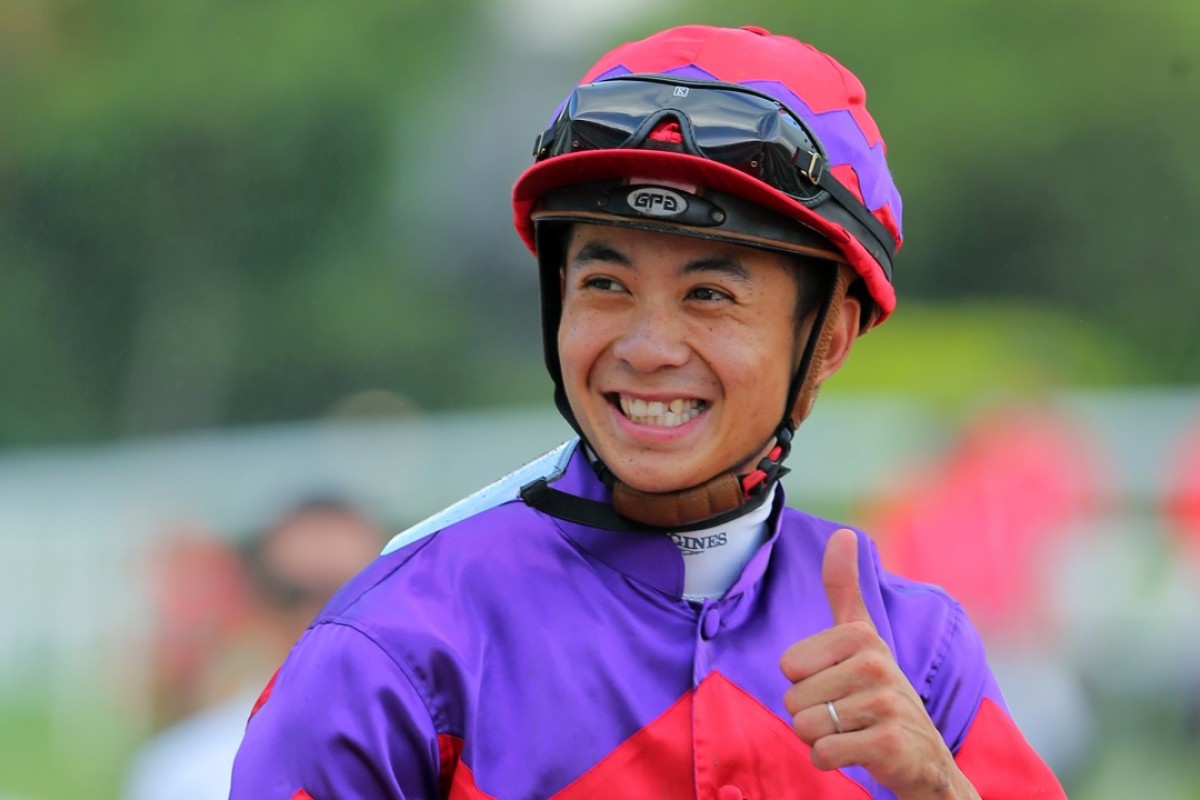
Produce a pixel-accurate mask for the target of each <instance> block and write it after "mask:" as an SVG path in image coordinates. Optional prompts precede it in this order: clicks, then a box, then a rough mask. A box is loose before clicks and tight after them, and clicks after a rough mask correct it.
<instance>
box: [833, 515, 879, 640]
mask: <svg viewBox="0 0 1200 800" xmlns="http://www.w3.org/2000/svg"><path fill="white" fill-rule="evenodd" d="M821 583H823V584H824V585H825V596H826V597H827V598H828V599H829V608H830V610H832V611H833V624H834V625H844V624H845V623H847V622H865V623H867V624H868V625H871V627H874V625H873V624H872V622H871V613H870V612H869V611H867V604H866V602H865V601H864V600H863V596H862V588H861V587H860V586H859V583H858V534H856V533H855V532H854V531H852V530H849V529H848V528H841V529H839V530H836V531H834V533H833V535H832V536H830V537H829V541H828V542H827V543H826V544H825V560H824V562H823V563H822V565H821Z"/></svg>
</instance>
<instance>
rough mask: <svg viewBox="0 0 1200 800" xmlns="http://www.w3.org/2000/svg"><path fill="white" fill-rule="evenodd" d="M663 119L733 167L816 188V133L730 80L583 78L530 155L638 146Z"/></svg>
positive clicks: (689, 143) (776, 183) (700, 150)
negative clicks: (813, 169) (810, 172)
mask: <svg viewBox="0 0 1200 800" xmlns="http://www.w3.org/2000/svg"><path fill="white" fill-rule="evenodd" d="M666 122H675V123H677V124H678V126H679V132H680V136H681V138H682V142H681V144H682V147H683V149H684V151H685V152H690V153H692V154H693V155H698V156H701V157H703V158H707V159H709V160H712V161H718V162H720V163H723V164H726V165H728V166H732V167H734V168H736V169H739V170H741V171H743V172H746V173H748V174H750V175H753V176H755V177H757V178H759V179H760V180H763V181H764V182H766V183H768V184H769V185H771V186H773V187H775V188H776V189H779V190H780V191H782V192H784V193H786V194H789V195H792V196H794V197H798V198H810V197H813V196H815V195H816V194H817V193H818V192H819V188H818V187H817V185H816V180H815V179H810V178H809V176H808V173H807V169H808V168H809V167H810V166H812V165H814V164H823V163H824V158H823V155H822V153H821V148H820V146H819V144H817V141H816V137H814V136H813V135H812V134H811V133H810V132H809V131H808V130H806V129H805V127H804V125H803V124H802V123H801V122H800V121H799V120H798V119H796V117H794V116H793V115H792V114H791V113H790V112H789V111H788V110H787V109H786V108H784V107H783V106H782V105H781V104H780V103H779V102H777V101H775V100H773V99H772V98H769V97H767V96H766V95H761V94H758V93H757V92H754V91H753V90H751V89H747V88H745V87H738V86H733V85H730V84H713V83H708V82H706V83H704V84H693V83H690V82H688V81H683V80H678V81H669V82H668V81H665V80H663V79H658V78H646V77H636V76H635V77H625V78H617V79H612V80H607V81H600V82H598V83H592V84H585V85H583V86H580V87H578V88H576V89H575V91H574V92H572V93H571V96H570V97H569V98H568V99H567V103H566V105H565V107H564V108H563V110H562V112H561V113H560V114H559V116H558V118H557V120H556V121H555V123H554V125H553V126H551V128H550V129H549V130H548V131H546V132H545V133H544V134H542V136H541V137H540V138H539V139H538V142H537V144H536V146H535V152H534V155H535V156H536V157H537V158H538V160H542V159H545V158H551V157H553V156H557V155H562V154H563V153H570V152H574V151H579V150H602V149H617V148H625V147H643V146H645V145H646V141H647V139H648V138H649V137H650V134H651V133H652V132H653V131H654V130H655V129H656V128H658V127H659V126H660V125H662V124H663V123H666ZM814 157H815V159H814ZM818 177H819V176H818Z"/></svg>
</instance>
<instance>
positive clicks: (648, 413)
mask: <svg viewBox="0 0 1200 800" xmlns="http://www.w3.org/2000/svg"><path fill="white" fill-rule="evenodd" d="M609 402H611V403H612V404H613V405H615V406H616V407H617V408H619V409H620V410H621V414H622V415H624V417H625V418H626V419H628V420H630V421H631V422H636V423H638V424H639V425H652V426H654V427H659V428H676V427H679V426H680V425H683V424H684V423H686V422H690V421H692V420H693V419H695V418H696V417H698V416H700V415H701V414H703V413H704V411H705V410H706V409H707V408H708V403H707V402H706V401H704V400H698V399H696V398H692V397H686V398H685V397H677V398H674V399H671V400H644V399H642V398H640V397H633V396H632V395H626V394H613V395H609Z"/></svg>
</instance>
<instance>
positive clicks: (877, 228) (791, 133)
mask: <svg viewBox="0 0 1200 800" xmlns="http://www.w3.org/2000/svg"><path fill="white" fill-rule="evenodd" d="M671 122H674V123H676V125H677V126H678V134H679V146H681V147H682V149H683V151H684V152H686V153H689V154H691V155H694V156H699V157H701V158H705V159H708V160H710V161H714V162H717V163H720V164H724V165H726V166H729V167H732V168H734V169H736V170H738V171H740V172H743V173H746V174H747V175H750V176H751V177H753V178H756V179H758V180H759V181H761V182H763V183H765V184H766V185H768V186H770V187H771V188H773V189H776V190H778V191H780V192H782V193H784V194H786V195H788V196H789V197H791V198H793V199H794V200H796V201H797V202H799V203H801V204H803V205H804V206H806V207H807V208H809V209H810V210H811V211H813V212H814V213H816V214H817V215H819V216H821V217H823V218H825V219H827V220H829V221H830V222H833V223H836V224H837V225H839V226H841V227H842V228H844V229H845V230H846V231H847V232H849V233H850V234H851V235H853V236H854V237H855V238H856V239H858V241H859V242H860V243H861V244H862V245H863V247H865V248H866V249H867V251H868V252H870V253H871V255H872V256H873V257H874V258H875V260H876V261H877V262H879V265H880V266H881V267H882V268H883V271H884V274H885V275H886V276H887V278H888V280H889V281H890V280H891V277H892V260H893V258H894V256H895V250H896V245H895V240H894V239H893V238H892V235H891V234H890V233H889V232H888V230H887V229H886V228H885V227H884V226H883V224H882V223H881V222H880V221H879V220H878V219H876V218H875V216H874V215H873V214H872V213H871V212H870V211H869V210H868V209H867V207H866V206H865V205H863V203H862V202H861V201H860V200H859V199H858V198H857V197H855V196H854V195H853V194H852V193H851V192H850V190H849V189H847V188H846V187H845V186H843V185H842V184H841V182H839V181H838V180H837V179H836V178H834V177H833V174H832V173H831V172H830V171H829V169H828V167H829V162H828V159H827V158H826V156H825V154H824V150H823V148H822V147H821V144H820V142H819V141H818V140H817V137H816V136H815V134H813V133H812V131H810V130H809V129H808V127H807V126H805V124H804V123H803V121H801V120H800V119H799V118H797V117H796V116H795V115H794V114H793V113H792V112H791V111H790V110H789V109H788V108H787V107H786V106H784V105H783V104H782V103H780V102H779V101H777V100H775V99H774V98H772V97H770V96H769V95H766V94H763V93H761V92H757V91H755V90H753V89H750V88H749V87H746V86H740V85H738V84H731V83H721V82H717V81H692V80H684V79H676V78H668V77H662V76H656V75H625V76H622V77H620V78H612V79H609V80H604V81H598V82H596V83H589V84H584V85H582V86H578V87H576V88H575V90H574V91H573V92H572V93H571V95H570V96H569V97H568V98H567V101H566V103H565V104H564V107H563V109H562V111H561V112H560V113H559V114H558V116H557V118H556V119H555V121H554V123H553V124H552V125H551V126H550V128H549V129H547V130H546V131H545V132H544V133H542V134H541V135H540V136H539V137H538V138H537V141H536V142H535V144H534V151H533V155H534V158H535V159H536V160H537V161H544V160H546V159H549V158H553V157H555V156H559V155H563V154H566V153H573V152H580V151H586V150H619V149H627V148H645V149H665V148H664V145H663V144H662V143H661V142H656V141H654V139H653V137H652V136H651V134H652V133H653V132H654V131H656V130H657V129H658V128H659V127H660V126H662V125H663V124H664V123H671Z"/></svg>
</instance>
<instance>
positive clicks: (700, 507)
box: [612, 266, 852, 530]
mask: <svg viewBox="0 0 1200 800" xmlns="http://www.w3.org/2000/svg"><path fill="white" fill-rule="evenodd" d="M833 275H834V277H833V279H832V284H833V285H832V287H831V288H830V291H829V292H828V294H827V295H826V300H825V303H824V304H823V305H822V306H821V308H820V311H819V312H818V315H817V319H816V322H815V323H814V328H815V332H814V334H813V335H811V336H809V341H808V345H807V346H806V348H805V352H804V355H803V357H802V358H801V360H800V365H799V367H798V368H797V370H796V378H797V379H799V386H798V387H797V386H796V385H795V380H794V381H793V389H792V392H791V394H792V395H793V397H794V398H795V399H794V400H793V402H792V407H791V411H790V413H789V414H788V415H787V417H786V418H785V419H784V421H783V423H782V424H780V426H779V430H777V431H776V432H775V446H774V447H773V448H771V452H770V453H768V454H767V457H766V458H764V459H763V460H762V461H760V462H759V463H758V466H757V468H756V469H755V470H753V471H752V472H750V473H749V474H748V475H743V476H740V477H739V476H737V475H735V474H734V473H733V472H724V473H721V474H720V475H717V476H716V477H714V478H710V479H709V480H707V481H705V482H704V483H702V484H700V485H698V486H692V487H690V488H688V489H680V490H678V491H674V492H653V493H651V492H643V491H641V490H639V489H634V488H632V487H630V486H627V485H625V484H624V483H621V482H620V481H619V480H617V479H616V478H615V477H613V484H612V493H613V494H612V505H613V508H614V509H615V510H616V512H617V513H618V514H619V515H620V516H622V517H624V518H626V519H630V520H633V521H635V522H639V523H642V524H643V525H651V526H653V527H657V528H669V529H671V530H681V529H685V528H687V527H689V526H702V525H711V524H719V522H720V521H721V519H724V518H733V517H736V516H739V515H740V514H742V513H745V512H746V511H748V510H750V508H752V507H755V506H757V503H756V502H755V501H758V502H761V496H762V495H765V494H766V493H767V490H768V489H770V488H771V487H772V486H773V485H774V484H775V482H776V481H777V480H779V479H780V478H782V477H783V476H784V475H785V474H786V473H787V469H786V468H785V467H783V466H782V462H783V460H784V459H785V458H787V456H788V453H790V452H791V448H792V435H793V434H794V433H795V431H796V428H797V427H799V425H800V423H801V422H803V421H804V420H805V418H806V417H808V415H809V413H811V412H812V407H813V404H814V403H815V402H816V399H817V391H818V389H819V388H820V380H819V375H820V373H821V367H822V365H823V364H824V363H825V357H826V355H827V354H828V352H829V343H830V341H832V339H833V334H834V330H835V327H836V325H837V321H838V315H839V314H840V312H841V307H842V301H843V300H844V299H845V297H846V291H847V290H848V289H849V288H850V280H851V277H852V276H851V273H850V271H849V270H848V269H846V268H844V267H840V266H839V267H837V268H835V269H834V270H833Z"/></svg>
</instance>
